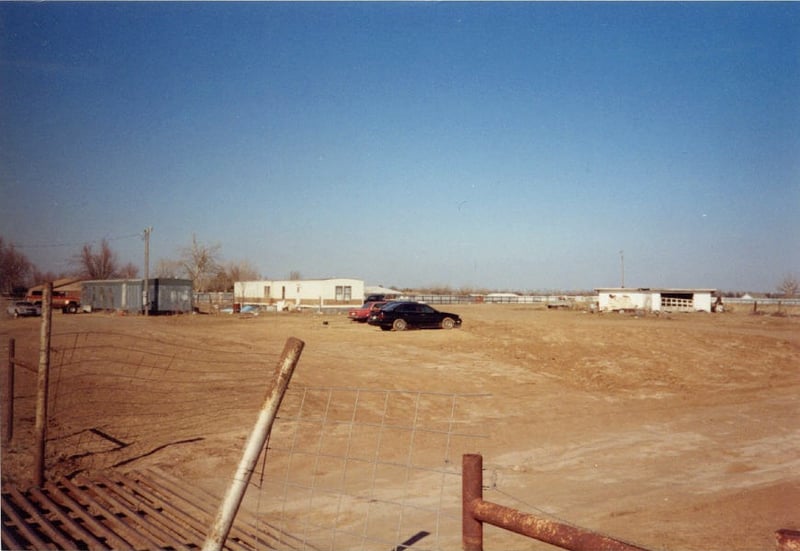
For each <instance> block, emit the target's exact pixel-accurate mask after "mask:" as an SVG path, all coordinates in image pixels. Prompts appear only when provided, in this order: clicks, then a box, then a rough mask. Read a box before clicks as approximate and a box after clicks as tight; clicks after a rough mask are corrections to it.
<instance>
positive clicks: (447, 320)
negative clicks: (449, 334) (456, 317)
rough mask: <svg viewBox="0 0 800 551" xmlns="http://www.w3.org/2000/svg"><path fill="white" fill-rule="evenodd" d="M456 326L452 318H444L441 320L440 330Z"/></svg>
mask: <svg viewBox="0 0 800 551" xmlns="http://www.w3.org/2000/svg"><path fill="white" fill-rule="evenodd" d="M455 326H456V322H455V321H453V318H444V319H443V320H442V329H452V328H453V327H455Z"/></svg>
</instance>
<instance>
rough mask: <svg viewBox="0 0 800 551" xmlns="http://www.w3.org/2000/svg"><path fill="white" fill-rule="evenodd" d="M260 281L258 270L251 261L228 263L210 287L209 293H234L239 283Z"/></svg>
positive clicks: (218, 272) (220, 270) (219, 271)
mask: <svg viewBox="0 0 800 551" xmlns="http://www.w3.org/2000/svg"><path fill="white" fill-rule="evenodd" d="M256 279H259V274H258V270H256V269H255V267H253V265H252V264H251V263H250V261H249V260H242V261H239V262H228V263H226V264H225V266H224V267H221V268H220V269H219V270H218V271H217V274H216V276H215V277H214V279H213V280H212V282H211V285H210V286H209V291H232V290H233V284H234V283H236V282H237V281H253V280H256Z"/></svg>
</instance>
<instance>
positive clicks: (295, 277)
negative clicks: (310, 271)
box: [289, 270, 303, 281]
mask: <svg viewBox="0 0 800 551" xmlns="http://www.w3.org/2000/svg"><path fill="white" fill-rule="evenodd" d="M301 279H303V276H301V275H300V272H299V271H298V270H292V271H291V272H289V281H300V280H301Z"/></svg>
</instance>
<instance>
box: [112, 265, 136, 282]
mask: <svg viewBox="0 0 800 551" xmlns="http://www.w3.org/2000/svg"><path fill="white" fill-rule="evenodd" d="M117 275H118V277H122V278H125V279H135V278H136V277H138V276H139V268H137V267H136V265H135V264H134V263H133V262H128V263H127V264H125V265H124V266H123V267H122V268H120V269H119V271H118V272H117Z"/></svg>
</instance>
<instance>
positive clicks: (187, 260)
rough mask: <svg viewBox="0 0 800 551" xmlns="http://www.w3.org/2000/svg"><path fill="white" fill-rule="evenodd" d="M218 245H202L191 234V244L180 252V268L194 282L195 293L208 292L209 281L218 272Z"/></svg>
mask: <svg viewBox="0 0 800 551" xmlns="http://www.w3.org/2000/svg"><path fill="white" fill-rule="evenodd" d="M219 248H220V246H219V245H204V244H202V243H198V242H197V236H195V235H194V234H192V244H191V245H190V246H189V247H184V248H183V250H182V251H181V267H182V268H183V271H184V272H185V273H186V275H187V276H188V277H189V279H191V280H192V281H193V282H194V290H195V291H200V292H204V291H208V290H209V288H210V285H211V281H212V280H213V279H214V277H215V276H216V274H217V272H218V271H219V263H218V261H217V256H218V254H219Z"/></svg>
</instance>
